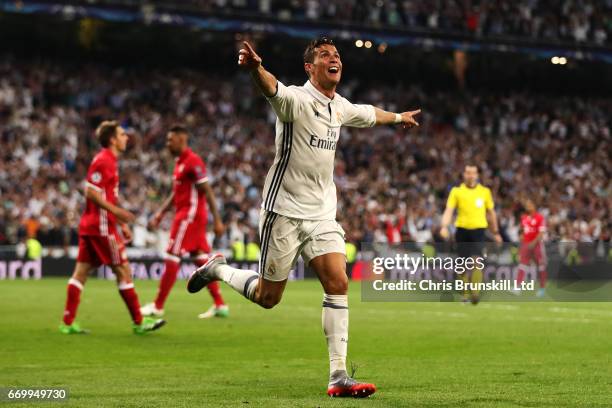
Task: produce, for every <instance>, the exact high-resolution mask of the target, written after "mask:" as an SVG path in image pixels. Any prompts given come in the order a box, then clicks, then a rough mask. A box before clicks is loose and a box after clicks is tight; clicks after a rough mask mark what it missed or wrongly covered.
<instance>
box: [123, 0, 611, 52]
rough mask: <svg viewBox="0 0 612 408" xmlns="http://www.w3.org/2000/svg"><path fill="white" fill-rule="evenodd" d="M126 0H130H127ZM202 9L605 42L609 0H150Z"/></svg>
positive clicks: (291, 18)
mask: <svg viewBox="0 0 612 408" xmlns="http://www.w3.org/2000/svg"><path fill="white" fill-rule="evenodd" d="M127 1H128V2H129V1H130V0H127ZM152 4H158V5H164V6H169V7H176V6H177V4H180V5H181V7H185V6H186V5H188V6H191V7H193V8H196V9H198V10H199V11H205V12H220V13H224V12H225V13H232V14H235V13H237V12H238V13H239V12H245V13H248V14H249V15H254V14H255V15H261V16H269V15H273V16H277V17H278V18H280V19H281V20H287V21H317V22H325V21H328V22H334V23H335V24H337V23H352V24H358V25H360V26H370V27H376V28H407V29H425V30H435V31H436V32H441V31H442V32H452V33H460V34H467V35H475V36H477V37H481V36H482V37H485V36H486V37H503V36H508V37H521V38H524V39H531V40H533V39H537V40H543V41H566V42H578V43H591V44H596V45H606V44H607V45H609V44H610V42H611V40H612V38H611V37H612V1H611V0H517V1H514V0H435V1H426V0H340V1H336V0H334V1H331V0H322V1H319V0H306V1H296V0H187V1H183V2H181V3H177V2H174V1H167V0H154V1H153V2H152Z"/></svg>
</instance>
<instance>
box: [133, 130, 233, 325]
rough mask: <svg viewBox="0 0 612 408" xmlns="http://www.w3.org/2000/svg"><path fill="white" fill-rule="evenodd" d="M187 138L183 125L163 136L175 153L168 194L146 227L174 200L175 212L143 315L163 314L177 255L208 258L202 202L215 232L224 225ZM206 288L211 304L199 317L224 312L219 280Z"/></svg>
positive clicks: (199, 259)
mask: <svg viewBox="0 0 612 408" xmlns="http://www.w3.org/2000/svg"><path fill="white" fill-rule="evenodd" d="M188 138H189V132H188V130H187V129H186V128H185V127H183V126H173V127H172V128H170V130H169V132H168V135H167V137H166V147H168V150H170V153H172V155H173V156H175V157H176V164H175V166H174V174H173V181H174V182H173V188H172V194H170V196H169V197H168V198H167V199H166V201H164V203H163V204H162V206H161V208H160V209H159V211H158V212H157V213H156V214H155V215H154V216H153V218H152V219H151V221H150V222H149V229H151V230H154V229H156V228H157V227H158V226H159V223H160V222H161V220H162V218H163V217H164V214H165V213H166V212H167V211H168V210H169V209H170V207H171V206H172V204H174V208H175V215H174V221H173V222H172V229H171V231H170V242H169V244H168V249H167V251H166V255H165V268H164V272H163V273H162V277H161V280H160V282H159V290H158V292H157V297H156V298H155V301H154V302H153V303H149V304H147V305H145V306H143V307H142V309H141V311H142V313H143V314H144V315H145V316H157V317H161V316H163V314H164V304H165V302H166V299H167V298H168V295H169V294H170V290H172V287H173V286H174V283H175V282H176V278H177V275H178V272H179V268H180V262H181V258H182V257H183V256H184V255H187V254H189V255H191V257H192V258H193V259H194V260H195V263H196V265H198V266H201V265H204V264H205V263H206V261H207V260H208V253H210V247H209V245H208V242H207V240H206V224H207V220H208V214H207V211H206V202H208V205H209V206H210V210H211V212H212V215H213V220H214V232H215V235H217V236H220V235H221V234H222V233H223V231H224V229H225V227H224V225H223V222H221V217H220V216H219V211H218V210H217V203H216V201H215V196H214V194H213V191H212V189H211V187H210V184H209V183H208V177H207V176H206V166H205V165H204V162H203V161H202V159H201V158H200V156H198V155H197V154H195V153H194V152H193V151H192V150H191V149H190V148H189V146H188ZM208 291H209V292H210V294H211V296H212V298H213V301H214V305H213V306H212V307H211V308H210V309H209V310H208V311H207V312H205V313H202V314H200V316H199V317H200V318H208V317H213V316H217V317H226V316H228V314H229V309H228V307H227V305H226V304H225V302H224V301H223V297H222V296H221V291H220V289H219V283H218V282H215V285H212V286H211V285H208Z"/></svg>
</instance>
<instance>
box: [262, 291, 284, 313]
mask: <svg viewBox="0 0 612 408" xmlns="http://www.w3.org/2000/svg"><path fill="white" fill-rule="evenodd" d="M280 300H281V297H280V296H277V295H275V294H272V293H269V294H264V295H263V296H260V298H259V302H258V304H259V305H260V306H261V307H263V308H264V309H272V308H273V307H274V306H276V305H278V304H279V303H280Z"/></svg>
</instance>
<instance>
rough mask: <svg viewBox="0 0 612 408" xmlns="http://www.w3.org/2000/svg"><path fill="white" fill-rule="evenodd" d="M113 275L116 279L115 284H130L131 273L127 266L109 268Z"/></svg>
mask: <svg viewBox="0 0 612 408" xmlns="http://www.w3.org/2000/svg"><path fill="white" fill-rule="evenodd" d="M111 269H112V270H113V273H114V274H115V276H116V277H117V282H124V283H130V282H132V271H131V269H130V266H129V264H127V263H125V264H121V265H116V266H113V267H111Z"/></svg>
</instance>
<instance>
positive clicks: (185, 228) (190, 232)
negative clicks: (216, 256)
mask: <svg viewBox="0 0 612 408" xmlns="http://www.w3.org/2000/svg"><path fill="white" fill-rule="evenodd" d="M197 251H201V252H204V253H209V252H210V246H209V245H208V241H207V240H206V220H203V219H201V218H199V217H196V218H195V219H192V220H191V219H190V218H189V217H188V216H178V217H175V218H174V221H173V222H172V228H171V230H170V242H169V243H168V249H167V250H166V252H167V253H169V254H171V255H175V256H178V257H180V256H181V255H183V254H187V253H191V252H197Z"/></svg>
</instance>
